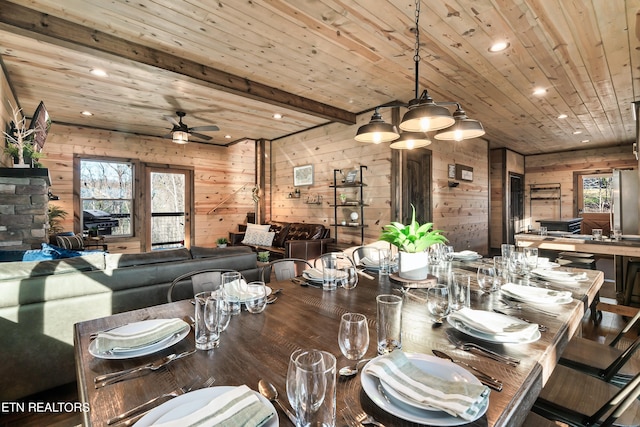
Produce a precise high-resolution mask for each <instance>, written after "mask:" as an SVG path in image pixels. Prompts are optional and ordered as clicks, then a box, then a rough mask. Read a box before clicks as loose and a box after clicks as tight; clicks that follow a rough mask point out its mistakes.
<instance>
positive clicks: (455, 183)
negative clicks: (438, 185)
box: [449, 181, 460, 188]
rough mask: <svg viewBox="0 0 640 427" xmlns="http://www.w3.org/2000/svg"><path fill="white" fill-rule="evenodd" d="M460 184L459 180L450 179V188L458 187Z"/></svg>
mask: <svg viewBox="0 0 640 427" xmlns="http://www.w3.org/2000/svg"><path fill="white" fill-rule="evenodd" d="M458 185H460V183H459V182H456V181H449V188H453V187H457V186H458Z"/></svg>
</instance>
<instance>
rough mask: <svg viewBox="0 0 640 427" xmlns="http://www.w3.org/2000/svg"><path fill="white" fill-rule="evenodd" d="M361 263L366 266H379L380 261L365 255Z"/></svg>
mask: <svg viewBox="0 0 640 427" xmlns="http://www.w3.org/2000/svg"><path fill="white" fill-rule="evenodd" d="M360 264H362V265H364V266H365V267H379V266H380V261H379V260H377V259H371V258H368V257H364V258H362V259H361V260H360Z"/></svg>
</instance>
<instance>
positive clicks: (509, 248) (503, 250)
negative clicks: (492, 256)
mask: <svg viewBox="0 0 640 427" xmlns="http://www.w3.org/2000/svg"><path fill="white" fill-rule="evenodd" d="M515 251H516V246H515V245H510V244H508V243H503V244H502V245H501V246H500V255H502V257H503V258H504V259H510V258H511V254H512V253H513V252H515Z"/></svg>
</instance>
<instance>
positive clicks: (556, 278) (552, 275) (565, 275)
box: [531, 268, 588, 283]
mask: <svg viewBox="0 0 640 427" xmlns="http://www.w3.org/2000/svg"><path fill="white" fill-rule="evenodd" d="M531 273H532V274H534V275H535V276H538V277H540V278H543V279H545V280H548V281H550V282H559V283H577V282H584V281H585V280H588V277H586V276H585V275H582V274H575V273H570V272H568V271H561V270H560V271H559V270H545V269H543V268H536V269H534V270H532V271H531Z"/></svg>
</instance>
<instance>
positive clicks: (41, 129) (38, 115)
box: [29, 101, 51, 152]
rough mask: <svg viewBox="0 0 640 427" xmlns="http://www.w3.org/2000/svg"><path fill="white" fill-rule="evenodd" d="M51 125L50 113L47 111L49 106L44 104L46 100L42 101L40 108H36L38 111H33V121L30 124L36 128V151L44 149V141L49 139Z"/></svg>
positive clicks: (30, 127) (30, 126) (34, 138)
mask: <svg viewBox="0 0 640 427" xmlns="http://www.w3.org/2000/svg"><path fill="white" fill-rule="evenodd" d="M50 127H51V119H50V118H49V113H48V112H47V108H46V107H45V106H44V102H43V101H40V104H38V108H36V111H35V112H34V113H33V117H32V118H31V123H30V124H29V129H34V130H35V136H34V137H33V142H34V149H35V150H36V151H38V152H40V151H42V147H44V142H45V141H46V139H47V134H48V133H49V128H50Z"/></svg>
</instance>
